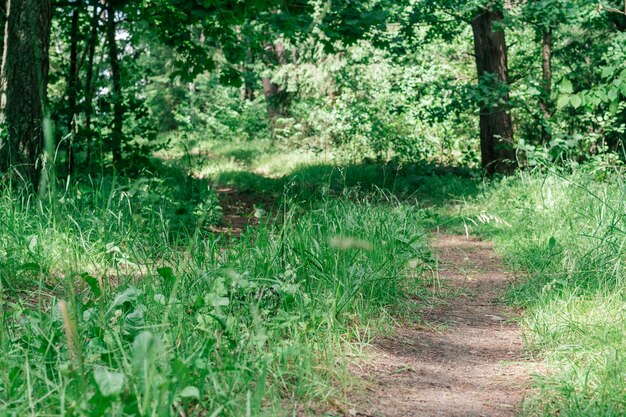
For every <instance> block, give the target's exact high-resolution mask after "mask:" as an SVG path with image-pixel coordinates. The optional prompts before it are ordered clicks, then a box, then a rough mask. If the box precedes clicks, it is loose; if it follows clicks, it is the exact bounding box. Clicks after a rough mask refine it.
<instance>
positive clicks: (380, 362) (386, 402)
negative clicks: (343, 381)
mask: <svg viewBox="0 0 626 417" xmlns="http://www.w3.org/2000/svg"><path fill="white" fill-rule="evenodd" d="M433 249H434V250H435V251H436V253H437V254H438V265H437V266H438V271H437V274H438V276H439V279H440V280H441V285H442V286H443V287H444V288H445V290H446V292H448V294H449V297H447V299H444V300H443V301H442V302H437V303H435V305H434V306H431V307H430V308H429V309H424V310H423V311H422V312H421V314H422V318H423V322H422V323H420V324H419V325H416V326H407V325H404V326H402V327H400V328H398V329H396V331H395V332H394V334H393V336H391V337H385V338H381V339H378V340H375V341H374V342H373V343H372V345H371V346H370V347H369V349H368V352H367V359H365V360H363V361H361V362H360V363H358V364H355V365H353V366H352V372H353V373H354V374H355V375H356V376H357V377H359V378H360V379H362V380H363V381H364V382H365V385H366V390H365V394H364V395H363V396H362V397H361V398H356V399H354V402H355V404H356V407H355V408H354V409H353V410H351V412H350V414H351V415H357V416H367V417H370V416H372V417H373V416H376V417H383V416H384V417H400V416H511V415H516V414H517V413H518V412H519V407H520V404H521V402H522V400H523V398H524V396H525V394H526V392H527V390H528V387H529V386H530V382H531V376H530V375H531V373H532V372H533V370H536V369H537V364H534V363H533V362H532V361H530V360H529V359H528V358H527V357H526V356H525V355H524V352H523V350H522V332H521V330H520V328H519V327H518V326H517V324H516V323H515V318H516V317H517V312H516V311H515V310H514V309H512V308H510V307H507V306H506V305H504V304H502V303H501V302H500V298H501V296H502V295H503V293H504V292H505V291H506V289H507V287H508V285H509V284H510V283H511V282H512V279H513V277H512V276H511V274H509V273H508V272H506V271H505V270H504V269H503V268H502V266H501V264H500V260H499V259H498V258H497V256H496V255H495V253H494V251H493V249H492V246H491V244H490V243H488V242H485V241H481V240H478V239H475V238H467V237H466V236H462V235H447V234H436V235H435V237H434V240H433Z"/></svg>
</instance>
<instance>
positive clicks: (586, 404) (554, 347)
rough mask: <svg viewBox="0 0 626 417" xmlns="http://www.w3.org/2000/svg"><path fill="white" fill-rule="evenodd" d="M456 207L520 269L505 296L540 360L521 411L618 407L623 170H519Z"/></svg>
mask: <svg viewBox="0 0 626 417" xmlns="http://www.w3.org/2000/svg"><path fill="white" fill-rule="evenodd" d="M466 215H467V218H468V220H471V221H469V222H467V223H468V224H469V225H470V227H474V226H473V224H476V225H478V230H479V231H480V232H481V233H482V234H483V235H485V236H487V237H489V238H491V239H494V240H495V242H496V245H497V248H498V250H499V251H500V252H501V253H502V254H503V255H504V256H505V258H506V259H507V260H508V261H509V262H510V263H511V265H512V267H513V268H514V269H516V270H517V271H519V273H520V274H519V275H520V282H519V283H518V285H516V286H515V287H514V288H512V289H511V291H510V293H509V297H510V300H511V301H512V302H513V303H516V304H518V305H521V306H523V307H526V312H525V313H524V316H523V320H522V324H523V326H524V328H525V329H526V335H527V341H528V343H529V347H530V348H531V349H534V350H535V351H536V352H538V355H539V357H545V359H546V362H547V364H548V367H549V370H548V372H547V373H546V374H545V375H544V376H543V377H541V378H538V379H537V387H538V389H539V394H538V395H537V396H536V397H535V398H534V400H533V401H531V402H529V403H528V404H527V407H528V413H529V414H540V415H556V414H558V415H563V416H623V415H626V356H625V355H624V352H626V287H625V284H626V188H625V187H624V183H623V172H621V171H618V172H615V173H613V174H611V175H606V174H602V175H598V173H597V172H593V171H590V170H585V169H580V170H578V171H577V172H574V173H573V174H572V173H568V174H560V173H557V172H551V173H549V174H545V173H544V174H541V173H523V174H520V175H519V176H517V177H515V178H509V179H506V180H503V181H500V182H499V183H497V184H495V185H493V186H491V187H489V188H488V189H487V191H486V193H485V194H484V195H483V196H482V197H481V198H479V199H478V200H477V201H475V202H474V203H473V204H471V205H470V206H468V207H466ZM481 215H482V217H481ZM494 218H495V219H500V220H502V221H499V222H496V221H491V222H486V221H483V222H481V221H479V219H494Z"/></svg>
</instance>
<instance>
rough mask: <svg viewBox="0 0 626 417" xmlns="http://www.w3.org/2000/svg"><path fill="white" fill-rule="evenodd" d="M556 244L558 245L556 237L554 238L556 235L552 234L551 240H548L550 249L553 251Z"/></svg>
mask: <svg viewBox="0 0 626 417" xmlns="http://www.w3.org/2000/svg"><path fill="white" fill-rule="evenodd" d="M555 245H556V239H555V238H554V236H550V240H548V250H550V252H552V249H553V248H554V246H555Z"/></svg>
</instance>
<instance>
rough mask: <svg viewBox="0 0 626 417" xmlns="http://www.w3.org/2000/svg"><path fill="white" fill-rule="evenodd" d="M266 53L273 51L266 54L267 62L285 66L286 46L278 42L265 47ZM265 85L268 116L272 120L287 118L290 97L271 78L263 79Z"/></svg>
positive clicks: (264, 93) (264, 92)
mask: <svg viewBox="0 0 626 417" xmlns="http://www.w3.org/2000/svg"><path fill="white" fill-rule="evenodd" d="M265 50H266V51H271V54H269V53H266V54H265V59H266V62H272V61H273V62H274V63H276V64H278V65H283V64H285V46H284V45H283V44H282V43H281V42H276V43H275V44H274V45H268V46H266V47H265ZM261 82H262V84H263V95H264V96H265V99H266V100H267V114H268V116H269V118H270V119H271V120H274V119H277V118H278V117H281V116H285V115H286V114H287V104H288V95H287V92H286V91H285V90H283V89H282V88H281V87H280V85H278V84H276V83H274V82H272V80H271V78H270V77H263V78H261Z"/></svg>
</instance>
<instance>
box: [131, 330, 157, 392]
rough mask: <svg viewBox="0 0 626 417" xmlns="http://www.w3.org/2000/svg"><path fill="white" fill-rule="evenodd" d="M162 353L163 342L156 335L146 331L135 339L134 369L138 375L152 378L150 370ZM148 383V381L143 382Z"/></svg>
mask: <svg viewBox="0 0 626 417" xmlns="http://www.w3.org/2000/svg"><path fill="white" fill-rule="evenodd" d="M160 351H162V347H161V341H160V339H159V338H158V337H157V336H155V335H154V334H152V333H150V332H148V331H145V332H141V333H139V334H138V335H137V337H135V340H134V341H133V349H132V352H133V360H132V364H133V368H134V370H135V373H136V374H137V375H141V376H142V377H144V378H150V377H151V375H149V370H150V368H152V366H153V364H154V363H155V361H156V360H157V355H158V353H159V352H160ZM143 382H144V383H148V382H149V381H148V380H145V381H143Z"/></svg>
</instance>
